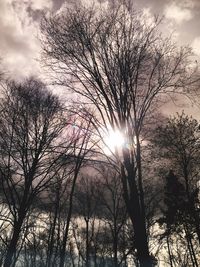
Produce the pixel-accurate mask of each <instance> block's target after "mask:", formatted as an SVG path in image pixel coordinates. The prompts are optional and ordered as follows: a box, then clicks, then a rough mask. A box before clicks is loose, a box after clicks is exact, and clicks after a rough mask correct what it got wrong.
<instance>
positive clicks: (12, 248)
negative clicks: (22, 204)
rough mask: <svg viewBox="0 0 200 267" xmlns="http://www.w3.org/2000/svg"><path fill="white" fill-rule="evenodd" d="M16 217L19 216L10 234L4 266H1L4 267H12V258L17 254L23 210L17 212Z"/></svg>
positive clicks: (23, 215) (23, 216)
mask: <svg viewBox="0 0 200 267" xmlns="http://www.w3.org/2000/svg"><path fill="white" fill-rule="evenodd" d="M18 216H19V218H18V220H17V221H16V222H15V224H14V227H13V234H12V237H11V240H10V243H9V245H8V248H7V252H6V256H5V260H4V265H3V266H4V267H10V266H12V263H13V261H14V257H15V255H16V252H17V243H18V241H19V236H20V233H21V228H22V225H23V222H24V218H25V211H24V210H21V211H19V215H18Z"/></svg>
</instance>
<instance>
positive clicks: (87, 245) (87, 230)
mask: <svg viewBox="0 0 200 267" xmlns="http://www.w3.org/2000/svg"><path fill="white" fill-rule="evenodd" d="M85 223H86V239H85V242H86V246H85V249H86V253H85V254H86V267H90V252H89V219H88V218H85Z"/></svg>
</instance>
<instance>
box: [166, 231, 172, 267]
mask: <svg viewBox="0 0 200 267" xmlns="http://www.w3.org/2000/svg"><path fill="white" fill-rule="evenodd" d="M167 250H168V255H169V261H170V266H171V267H173V260H172V255H171V250H170V245H169V236H167Z"/></svg>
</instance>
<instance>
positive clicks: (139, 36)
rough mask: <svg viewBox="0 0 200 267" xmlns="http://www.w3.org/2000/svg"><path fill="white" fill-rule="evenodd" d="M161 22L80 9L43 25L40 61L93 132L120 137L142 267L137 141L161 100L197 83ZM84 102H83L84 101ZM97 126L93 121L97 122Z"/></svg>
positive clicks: (146, 262) (186, 52) (148, 262)
mask: <svg viewBox="0 0 200 267" xmlns="http://www.w3.org/2000/svg"><path fill="white" fill-rule="evenodd" d="M159 24H160V20H159V19H158V18H155V19H154V20H153V21H152V22H150V21H147V20H146V19H145V18H144V16H143V15H142V14H141V13H138V12H136V11H134V10H132V9H129V10H127V9H126V7H125V6H123V5H120V6H117V7H115V8H113V10H110V9H109V10H108V11H106V10H97V9H95V7H92V8H84V7H78V8H75V9H70V10H66V11H63V12H61V13H59V14H57V15H55V16H51V17H48V18H47V17H46V18H44V20H43V22H42V25H41V30H42V33H43V40H42V44H43V55H44V57H45V59H46V65H47V66H49V67H50V68H51V69H52V70H53V71H55V72H56V73H57V77H56V78H57V81H58V82H59V83H61V84H64V85H67V86H68V88H70V89H72V90H73V91H74V92H76V93H77V94H78V95H80V96H82V99H83V101H82V103H83V104H84V102H87V104H88V105H94V107H95V109H96V116H97V117H98V124H97V128H98V127H100V126H103V127H104V128H106V129H109V126H111V128H112V129H113V130H116V129H117V130H119V131H120V132H121V133H122V134H123V135H124V139H125V145H124V146H122V147H121V149H116V153H115V156H116V157H117V158H118V162H120V163H119V170H120V172H121V177H122V178H121V182H122V185H123V192H124V193H123V195H124V199H125V203H126V206H127V211H128V214H129V217H130V219H131V221H132V225H133V228H134V234H135V246H136V249H137V257H138V260H139V262H140V266H142V267H146V266H148V267H149V266H152V264H153V263H152V262H153V261H152V258H151V256H150V253H149V247H148V237H147V231H146V215H145V205H144V192H143V175H142V158H141V150H142V146H141V135H142V129H143V126H144V121H145V120H147V119H148V115H149V111H150V108H152V107H153V106H156V103H157V101H158V100H159V97H160V95H161V93H166V92H168V93H170V92H171V93H172V92H173V93H177V92H179V93H180V92H182V93H184V92H185V91H186V89H188V86H191V85H192V84H193V82H194V81H195V80H196V77H195V70H194V69H192V68H191V65H190V55H191V51H190V49H189V48H181V49H177V48H176V46H175V45H174V44H173V43H172V41H171V40H170V38H162V36H161V34H160V32H159V29H158V28H159ZM85 99H87V101H85ZM96 122H97V120H96Z"/></svg>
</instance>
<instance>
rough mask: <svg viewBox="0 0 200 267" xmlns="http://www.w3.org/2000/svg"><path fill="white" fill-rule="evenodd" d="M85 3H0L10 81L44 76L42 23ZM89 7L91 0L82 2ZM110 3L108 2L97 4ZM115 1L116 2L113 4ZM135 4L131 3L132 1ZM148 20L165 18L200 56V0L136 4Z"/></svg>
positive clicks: (2, 53) (138, 0)
mask: <svg viewBox="0 0 200 267" xmlns="http://www.w3.org/2000/svg"><path fill="white" fill-rule="evenodd" d="M74 1H76V2H77V1H81V0H66V1H64V0H0V57H1V59H2V62H1V65H2V66H3V69H4V71H5V73H6V75H7V76H8V77H11V78H15V79H21V78H24V77H28V76H30V75H34V76H41V75H42V73H43V69H42V68H41V66H40V65H41V64H40V60H39V59H40V54H41V48H40V41H39V34H40V30H39V28H40V20H41V18H42V15H43V14H48V13H52V12H53V13H54V12H59V11H60V10H62V9H63V8H64V6H65V5H66V4H71V3H73V2H74ZM82 1H83V3H85V4H88V2H89V0H82ZM95 1H96V2H98V1H99V2H101V3H102V4H105V3H106V0H95ZM109 1H115V0H109ZM129 1H131V0H129ZM132 2H133V4H134V5H135V6H136V8H139V9H142V10H143V11H144V12H145V13H146V14H147V15H148V16H150V17H151V16H152V15H153V14H160V15H163V16H164V17H165V22H166V25H167V28H166V30H168V31H169V32H174V38H175V39H176V41H177V42H178V44H179V45H190V46H192V47H193V49H194V52H195V53H196V54H197V55H199V56H200V0H174V1H173V0H132Z"/></svg>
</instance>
